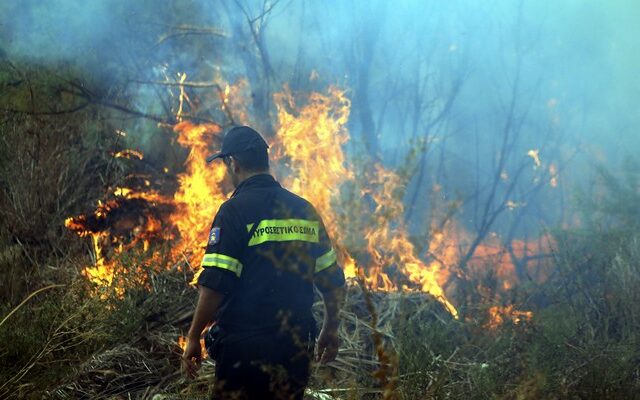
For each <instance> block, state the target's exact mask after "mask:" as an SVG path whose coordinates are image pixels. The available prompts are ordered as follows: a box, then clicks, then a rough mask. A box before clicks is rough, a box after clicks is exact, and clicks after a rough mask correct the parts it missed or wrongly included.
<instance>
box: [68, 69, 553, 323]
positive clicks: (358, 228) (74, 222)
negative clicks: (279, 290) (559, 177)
mask: <svg viewBox="0 0 640 400" xmlns="http://www.w3.org/2000/svg"><path fill="white" fill-rule="evenodd" d="M222 87H224V89H222ZM248 92H249V91H248V90H247V83H246V81H244V80H241V81H239V82H238V83H237V84H236V85H226V84H225V85H221V86H220V89H219V90H218V94H219V103H220V108H221V110H222V111H223V112H224V113H225V114H226V115H227V116H228V117H229V118H230V119H231V120H233V121H234V122H235V123H243V122H245V123H246V121H247V115H248V113H247V109H246V104H247V103H246V99H247V98H248ZM183 95H184V93H182V95H181V96H182V97H184V99H182V97H181V106H180V114H181V115H180V116H182V115H183V114H185V113H186V112H187V110H186V107H187V103H189V102H188V101H187V100H188V99H187V98H186V97H185V96H183ZM274 100H275V104H276V107H277V118H278V123H277V133H276V135H275V137H273V138H267V139H268V141H270V142H271V159H272V165H273V166H274V168H273V172H274V173H275V175H276V176H277V177H278V179H279V180H280V181H281V183H282V184H283V185H284V186H285V187H287V188H289V189H290V190H292V191H293V192H295V193H298V194H300V195H301V196H303V197H304V198H306V199H308V200H309V201H310V202H311V203H312V204H314V206H315V207H316V208H317V210H318V211H319V213H320V214H321V216H322V218H323V220H324V223H325V226H326V228H327V230H328V232H329V235H330V236H331V238H332V239H333V241H334V246H335V247H336V249H337V252H338V254H339V260H340V263H341V265H342V267H343V268H344V270H345V274H346V275H347V277H359V278H360V279H362V280H364V281H365V282H366V283H367V284H368V285H369V286H370V287H371V288H372V289H375V290H386V291H390V290H405V291H422V292H426V293H429V294H431V295H433V296H434V297H435V298H436V299H438V300H439V301H440V302H441V303H442V305H443V306H444V307H445V308H446V309H447V310H448V311H449V312H450V313H451V314H452V315H453V316H455V317H457V315H458V313H457V310H456V308H455V307H454V305H453V304H452V302H451V301H450V300H449V299H448V298H447V296H446V294H445V291H444V289H443V286H444V285H445V284H447V283H448V281H449V279H450V275H451V271H452V270H453V269H452V267H453V266H455V265H456V264H457V262H458V261H459V259H460V254H459V253H458V252H459V251H460V247H461V242H463V240H462V239H461V238H462V237H463V236H464V234H463V233H462V229H461V228H460V227H458V226H457V225H456V224H455V223H454V222H453V221H452V220H451V219H449V218H447V219H446V221H447V222H446V223H442V224H433V226H432V229H431V230H430V235H429V236H430V237H429V238H428V240H426V241H425V242H423V243H418V242H416V241H412V240H410V239H409V233H408V230H407V228H406V226H405V225H404V224H403V219H404V206H403V201H402V198H403V193H404V190H405V186H406V184H407V180H406V179H404V178H402V177H401V176H400V175H399V174H398V173H396V172H393V171H390V170H388V169H387V168H385V167H384V166H382V165H380V164H378V163H374V162H371V161H363V162H361V164H362V165H360V164H358V165H357V166H356V165H353V164H350V163H349V162H348V161H347V157H346V156H345V153H344V151H343V147H344V145H345V143H347V142H348V141H349V132H348V130H347V122H348V119H349V113H350V107H351V103H350V101H349V99H348V97H347V95H346V92H345V91H344V90H341V89H339V88H336V87H331V88H329V89H328V90H327V92H326V93H311V94H307V95H296V96H294V94H293V93H291V91H289V90H288V89H287V88H285V90H283V92H281V93H278V94H276V95H275V97H274ZM173 130H174V132H175V133H176V135H177V137H176V140H177V143H178V144H179V145H180V146H182V147H183V148H185V149H186V150H187V151H188V155H187V157H186V161H185V163H184V171H183V172H182V173H180V174H178V176H177V177H176V178H177V184H178V186H177V189H176V190H175V191H174V193H173V196H172V197H171V196H163V195H161V194H160V193H159V192H158V191H157V190H152V189H150V188H149V186H150V184H149V181H148V180H145V181H144V185H143V187H142V188H140V187H138V188H131V187H119V188H115V189H114V190H113V191H112V192H113V194H112V196H111V197H112V198H113V199H112V200H108V201H105V202H101V203H99V205H98V207H97V209H96V210H95V212H94V213H93V215H89V216H80V217H75V218H69V219H68V220H67V222H66V225H67V227H68V228H69V229H71V230H74V231H75V232H77V233H78V234H80V235H81V236H90V237H91V239H92V244H93V247H94V254H95V260H94V265H92V266H89V267H87V268H86V269H85V271H84V273H85V275H86V276H87V277H88V278H89V279H91V280H92V281H94V282H96V283H100V284H102V285H105V284H106V285H111V284H112V283H113V274H114V270H115V268H114V267H115V265H114V263H115V262H117V261H116V257H114V256H113V255H114V254H115V255H117V254H118V253H120V252H122V251H124V250H127V249H129V248H132V247H133V246H136V245H138V244H140V243H142V248H143V250H144V251H148V250H150V251H151V252H153V246H150V244H151V243H153V242H154V241H163V242H169V243H170V250H169V256H170V257H171V258H172V259H173V260H186V261H187V262H188V264H189V265H190V267H191V268H192V269H193V270H194V271H195V272H196V276H197V271H198V270H199V263H200V260H201V258H202V255H203V254H204V248H205V244H206V239H207V237H208V231H209V228H210V225H211V222H212V218H213V216H214V215H215V214H216V212H217V210H218V208H219V207H220V205H221V204H222V203H223V202H224V201H225V200H227V199H228V197H229V194H230V192H231V191H232V189H233V188H232V187H231V186H230V185H229V183H228V182H226V181H225V175H226V170H225V166H224V164H223V163H220V162H217V163H211V164H206V162H205V159H206V157H207V156H208V155H209V154H211V152H212V151H214V150H216V149H217V148H219V144H220V139H221V137H220V136H221V132H222V131H223V129H222V127H221V126H219V125H216V124H194V123H191V122H186V121H182V122H179V123H178V124H177V125H175V127H174V129H173ZM114 156H115V157H121V158H129V159H138V160H141V159H142V158H143V154H142V153H141V152H138V151H131V150H125V151H121V152H118V153H116V154H114ZM529 156H530V157H532V159H533V160H534V164H535V165H536V166H538V153H537V151H533V150H532V151H530V152H529ZM164 171H165V173H167V171H168V170H167V168H166V167H165V168H164ZM550 175H551V177H552V182H551V184H552V185H554V184H555V176H556V171H555V167H554V166H553V165H552V166H551V167H550ZM127 202H129V203H127ZM132 202H133V203H132ZM136 202H137V203H136ZM127 204H135V205H137V206H138V208H137V209H136V210H138V212H137V213H135V217H127V218H123V219H121V220H119V219H118V218H116V217H114V215H116V214H117V213H118V211H119V210H122V209H123V208H124V207H125V205H127ZM159 205H162V206H163V207H165V208H166V210H165V212H162V213H158V212H155V211H154V208H153V207H156V206H159ZM125 214H126V213H125ZM119 221H122V222H119ZM118 224H120V225H121V226H120V227H118ZM117 232H120V234H117ZM122 232H126V234H123V233H122ZM547 241H548V240H547ZM542 247H547V246H546V245H545V244H538V245H535V244H531V243H529V244H520V242H514V243H512V244H511V250H512V252H513V253H514V254H515V255H523V256H524V255H527V256H528V255H532V254H534V253H536V252H540V251H542ZM153 257H154V256H153V254H151V255H150V258H153ZM488 259H489V260H490V262H491V264H492V265H493V266H494V267H495V270H496V271H497V272H498V275H499V276H500V278H501V279H502V282H503V287H501V288H499V289H500V290H508V289H509V288H510V287H512V286H513V285H515V284H516V283H517V277H516V274H515V269H514V266H513V262H512V260H510V259H509V255H508V254H507V253H506V252H505V251H504V248H503V247H502V246H500V245H493V244H487V243H482V244H481V245H480V246H478V248H477V250H476V256H475V257H474V258H473V259H472V260H471V261H470V262H469V271H470V273H474V270H480V269H481V268H484V267H485V266H486V265H487V264H486V261H487V260H488ZM526 268H527V273H529V274H531V273H532V268H530V265H529V263H528V262H527V266H526ZM500 310H501V309H490V310H489V312H490V314H491V315H497V316H500V315H510V316H512V317H513V316H519V317H522V316H524V315H525V314H519V313H524V312H520V311H517V312H516V311H513V309H508V310H507V309H505V311H504V312H501V311H500ZM526 316H527V318H528V316H529V314H526ZM494 320H495V321H498V320H499V318H498V317H495V318H494ZM497 324H499V323H494V324H492V325H491V327H493V326H494V325H497Z"/></svg>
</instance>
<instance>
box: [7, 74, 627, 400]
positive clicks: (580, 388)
mask: <svg viewBox="0 0 640 400" xmlns="http://www.w3.org/2000/svg"><path fill="white" fill-rule="evenodd" d="M43 79H45V80H46V79H48V78H46V77H45V78H43ZM14 96H18V97H19V99H18V100H19V101H18V103H19V104H23V105H25V107H28V105H29V101H28V94H27V93H14ZM20 96H26V97H20ZM51 96H60V97H59V98H57V104H58V106H60V109H69V108H73V106H74V104H75V103H73V102H74V101H75V100H73V99H66V97H65V95H64V93H62V92H60V93H55V91H54V92H52V94H51ZM0 100H2V99H0ZM4 100H6V99H4ZM4 100H3V101H4ZM65 102H69V103H68V104H66V103H65ZM18 103H16V104H18ZM49 114H50V115H27V114H24V113H20V114H17V113H14V112H5V113H4V114H2V115H1V118H2V120H3V123H2V124H1V125H0V279H1V281H2V291H0V397H1V398H5V397H13V398H34V399H35V398H42V397H49V398H105V399H106V398H128V396H130V397H131V398H152V397H153V396H154V395H155V394H163V395H168V396H169V397H171V396H174V397H179V396H187V397H188V396H197V395H203V394H204V393H206V384H207V377H208V376H210V374H211V370H212V368H211V365H210V364H208V365H205V367H204V369H203V376H202V378H201V379H199V380H198V381H195V382H185V381H184V380H182V378H181V376H180V373H179V370H178V368H179V355H180V349H179V347H178V345H177V341H178V337H179V336H180V335H181V334H182V333H184V331H185V330H186V328H187V326H188V323H189V318H190V314H189V313H190V311H191V310H192V309H193V304H194V301H195V291H194V290H192V289H191V288H189V286H188V284H187V283H188V282H189V281H190V279H191V276H190V273H188V272H186V271H188V268H186V266H185V265H183V264H180V263H178V264H176V265H175V266H173V267H172V268H168V269H167V268H165V267H166V266H162V268H160V266H158V265H149V262H148V261H147V260H145V255H146V253H145V252H144V251H143V249H141V248H133V249H131V250H129V251H127V252H125V253H124V254H123V255H122V256H121V257H122V258H121V259H120V260H119V261H120V262H119V264H120V265H122V266H125V267H127V268H124V269H123V271H119V275H118V276H117V277H116V279H115V280H114V281H115V282H119V283H124V286H125V287H124V289H125V291H124V294H123V295H122V294H121V293H119V292H118V291H116V290H115V288H114V287H108V288H102V289H99V288H97V287H95V286H94V285H92V284H90V283H89V282H88V281H87V280H86V279H85V277H84V276H83V275H82V274H81V271H82V270H83V267H84V266H86V265H89V264H90V263H91V262H92V260H91V252H90V244H89V242H88V239H78V237H77V236H76V235H75V234H73V233H71V232H69V231H68V230H67V229H66V228H65V227H64V220H65V218H66V217H68V216H71V215H77V214H79V213H82V212H86V211H87V210H90V209H92V208H93V207H94V206H95V204H96V202H97V200H98V199H103V198H104V196H105V193H106V192H107V190H106V189H107V187H109V186H110V187H114V186H115V185H116V182H118V179H121V176H122V175H123V172H126V168H127V166H126V164H119V163H118V162H116V161H114V159H113V157H112V156H111V154H112V153H113V152H114V151H117V150H118V149H119V143H118V141H119V140H121V139H119V136H117V135H114V132H115V131H116V127H115V126H113V125H112V122H109V121H113V119H111V118H110V117H111V115H109V114H108V111H105V110H104V109H97V108H94V107H90V106H89V107H87V108H86V109H83V110H80V111H78V112H73V113H65V114H61V115H57V113H56V112H55V110H53V112H51V113H49ZM576 202H577V203H578V204H579V207H580V209H581V210H582V211H583V213H582V216H581V219H580V223H579V224H577V225H576V226H577V227H574V228H571V229H559V230H556V231H553V232H552V235H553V237H554V239H555V242H556V251H555V252H554V260H553V268H552V271H553V272H552V274H551V276H550V277H549V279H547V280H546V281H545V282H544V283H542V284H535V283H533V282H529V283H526V284H522V285H520V286H518V287H515V288H514V289H512V293H511V295H512V296H511V297H512V298H513V299H519V301H520V302H522V303H524V302H526V309H530V310H532V311H533V318H532V319H531V320H522V321H520V322H519V323H515V322H513V321H510V320H508V319H506V320H505V322H504V323H503V324H502V325H500V326H498V327H497V328H495V329H490V328H488V325H487V324H488V317H487V309H488V307H489V306H491V305H492V304H479V303H478V302H472V301H471V300H468V302H467V303H466V304H458V308H459V309H460V310H462V311H463V313H462V314H463V315H464V316H465V317H464V318H463V319H462V320H454V319H452V318H451V317H450V316H449V315H448V314H447V313H446V312H445V311H444V310H443V309H442V307H441V305H440V304H439V303H438V302H436V301H434V300H433V299H431V298H429V297H428V296H426V295H421V294H397V293H370V294H368V295H370V296H371V301H372V304H373V305H374V306H375V314H376V318H377V326H376V327H375V328H376V331H377V332H378V333H379V334H380V336H379V338H380V343H379V345H380V346H384V348H381V347H378V348H377V349H376V345H375V344H374V340H373V337H374V330H373V329H372V327H371V321H372V315H371V312H370V310H368V309H367V307H366V303H367V293H363V292H362V291H361V290H360V289H359V288H358V287H353V288H352V289H351V290H350V294H349V302H348V304H347V308H346V310H345V313H344V314H345V322H344V324H343V327H342V332H341V334H342V338H343V342H344V347H343V351H341V355H340V357H339V359H338V362H337V364H336V365H337V366H339V367H340V368H333V367H321V368H316V369H315V370H314V371H315V375H314V378H313V382H312V386H311V389H312V390H313V391H314V393H316V395H315V396H317V397H318V398H320V397H321V394H322V393H323V394H324V395H327V394H329V393H332V394H334V395H336V396H340V398H367V399H368V398H380V397H381V393H382V392H384V389H385V388H386V389H392V390H393V394H394V395H395V396H397V397H398V398H405V399H424V398H451V399H494V398H495V399H539V398H547V399H555V398H557V399H564V398H580V399H602V398H614V399H631V398H638V396H639V395H638V393H640V290H638V288H640V165H639V164H638V162H637V161H636V160H629V161H628V162H626V164H625V167H624V172H623V173H621V174H617V173H616V174H614V173H612V172H610V171H607V170H605V169H603V168H600V169H598V170H597V179H596V181H595V182H594V184H593V185H592V187H591V192H589V193H586V192H580V193H578V196H577V201H576ZM143 260H145V262H143ZM141 281H144V282H146V284H144V285H140V284H138V282H141ZM464 284H465V287H466V288H467V289H466V290H467V291H472V290H475V289H474V288H477V287H478V286H479V282H464ZM478 298H481V296H474V295H473V293H470V294H469V296H468V299H478ZM376 350H384V351H383V352H382V355H383V356H385V357H386V360H387V361H388V362H389V365H388V366H386V367H385V368H383V369H380V367H379V365H378V364H377V360H378V356H379V355H380V354H376ZM380 382H384V384H383V387H381V384H380ZM336 388H337V389H340V390H328V389H336ZM390 398H391V397H390Z"/></svg>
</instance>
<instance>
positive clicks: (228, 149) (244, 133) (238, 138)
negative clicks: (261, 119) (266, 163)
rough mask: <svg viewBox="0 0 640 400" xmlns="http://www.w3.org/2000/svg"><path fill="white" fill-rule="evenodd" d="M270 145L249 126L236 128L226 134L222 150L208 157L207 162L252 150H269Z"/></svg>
mask: <svg viewBox="0 0 640 400" xmlns="http://www.w3.org/2000/svg"><path fill="white" fill-rule="evenodd" d="M268 147H269V145H268V144H267V142H265V141H264V139H263V138H262V136H260V134H259V133H258V132H256V131H255V130H253V129H252V128H249V127H248V126H234V127H233V128H231V129H229V130H228V131H227V133H225V135H224V138H223V139H222V148H221V149H220V152H218V153H216V154H212V155H210V156H209V157H207V162H208V163H210V162H211V161H213V160H215V159H216V158H222V157H227V156H232V155H234V154H237V153H240V152H243V151H245V150H250V149H260V148H264V149H266V148H268Z"/></svg>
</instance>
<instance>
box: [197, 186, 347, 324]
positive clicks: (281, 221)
mask: <svg viewBox="0 0 640 400" xmlns="http://www.w3.org/2000/svg"><path fill="white" fill-rule="evenodd" d="M249 235H251V237H249ZM202 267H203V268H204V270H203V271H202V273H201V274H200V276H199V278H198V284H199V285H202V286H206V287H208V288H210V289H213V290H215V291H218V292H221V293H224V294H225V299H224V302H223V304H222V306H221V307H220V310H219V311H218V315H217V316H216V321H217V323H218V325H219V326H220V327H221V328H223V329H225V330H226V331H228V332H245V331H255V330H271V331H277V330H278V329H281V328H286V327H287V325H290V324H295V325H302V324H304V325H306V324H307V323H309V321H313V318H312V315H311V306H312V304H313V298H314V291H313V286H314V285H315V286H316V287H317V288H318V289H319V290H320V291H321V292H324V291H328V290H331V289H333V288H337V287H341V286H343V285H344V284H345V278H344V273H343V272H342V269H341V268H340V267H339V266H338V265H337V263H336V253H335V251H334V249H333V248H332V246H331V242H330V240H329V237H328V235H327V232H326V230H325V227H324V225H323V223H322V219H321V218H320V216H319V215H318V213H317V212H316V210H315V209H314V207H313V206H312V205H311V204H310V203H309V202H308V201H306V200H305V199H303V198H302V197H300V196H297V195H295V194H293V193H291V192H289V191H288V190H286V189H284V188H282V187H281V186H280V184H279V183H278V182H276V180H275V179H274V178H273V177H272V176H271V175H268V174H261V175H255V176H252V177H250V178H248V179H247V180H245V181H243V182H242V183H241V184H240V185H238V187H237V188H236V190H235V192H234V193H233V195H232V196H231V198H230V199H229V200H228V201H226V202H225V203H223V204H222V206H220V209H219V210H218V213H217V214H216V216H215V219H214V221H213V225H212V227H211V231H210V234H209V241H208V244H207V249H206V254H205V256H204V258H203V260H202Z"/></svg>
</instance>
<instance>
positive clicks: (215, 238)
mask: <svg viewBox="0 0 640 400" xmlns="http://www.w3.org/2000/svg"><path fill="white" fill-rule="evenodd" d="M219 241H220V228H219V227H217V226H215V227H213V228H211V232H209V245H210V246H213V245H214V244H218V242H219Z"/></svg>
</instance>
